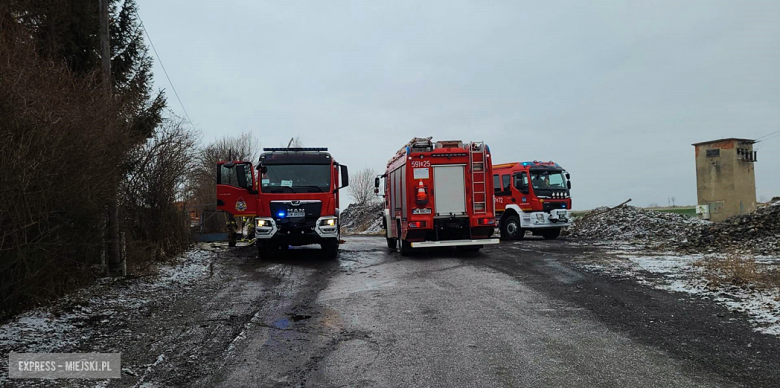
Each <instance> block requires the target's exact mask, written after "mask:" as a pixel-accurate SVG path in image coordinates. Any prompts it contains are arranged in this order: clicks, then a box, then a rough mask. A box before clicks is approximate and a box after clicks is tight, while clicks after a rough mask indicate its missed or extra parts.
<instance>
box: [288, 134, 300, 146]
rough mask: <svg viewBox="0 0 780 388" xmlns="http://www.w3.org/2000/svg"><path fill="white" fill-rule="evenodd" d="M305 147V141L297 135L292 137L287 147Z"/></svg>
mask: <svg viewBox="0 0 780 388" xmlns="http://www.w3.org/2000/svg"><path fill="white" fill-rule="evenodd" d="M301 147H303V141H302V140H301V137H300V136H295V137H293V138H290V141H289V142H287V148H301Z"/></svg>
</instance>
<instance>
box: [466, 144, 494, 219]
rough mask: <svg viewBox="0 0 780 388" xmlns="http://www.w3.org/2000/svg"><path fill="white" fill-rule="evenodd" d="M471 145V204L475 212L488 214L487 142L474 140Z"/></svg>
mask: <svg viewBox="0 0 780 388" xmlns="http://www.w3.org/2000/svg"><path fill="white" fill-rule="evenodd" d="M468 147H469V163H470V164H471V205H472V207H473V208H472V210H474V214H487V205H488V204H487V199H488V196H487V190H485V189H486V187H487V182H486V179H487V178H489V177H486V176H485V171H486V170H485V163H488V161H487V157H486V154H485V142H473V143H470V144H469V145H468Z"/></svg>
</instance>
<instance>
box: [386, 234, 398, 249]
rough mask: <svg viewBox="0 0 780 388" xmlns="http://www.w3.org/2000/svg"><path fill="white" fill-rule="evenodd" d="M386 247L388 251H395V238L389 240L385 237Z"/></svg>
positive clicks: (396, 243)
mask: <svg viewBox="0 0 780 388" xmlns="http://www.w3.org/2000/svg"><path fill="white" fill-rule="evenodd" d="M387 247H388V248H390V249H395V248H397V247H398V239H397V238H390V237H387Z"/></svg>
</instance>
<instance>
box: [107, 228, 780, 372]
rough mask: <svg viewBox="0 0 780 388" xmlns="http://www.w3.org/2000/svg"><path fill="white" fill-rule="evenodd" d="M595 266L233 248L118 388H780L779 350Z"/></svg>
mask: <svg viewBox="0 0 780 388" xmlns="http://www.w3.org/2000/svg"><path fill="white" fill-rule="evenodd" d="M602 254H604V253H603V252H600V251H598V250H594V249H588V248H583V247H580V246H577V245H574V244H569V243H567V242H566V241H565V240H557V241H544V240H535V241H521V242H514V243H504V244H501V245H500V246H497V247H490V248H486V249H484V250H483V251H482V252H480V253H477V254H473V253H468V254H459V253H457V252H455V251H449V250H445V251H433V252H425V253H421V254H417V255H414V256H411V257H402V256H400V254H398V253H396V252H391V251H389V250H388V249H387V248H386V246H385V242H384V239H381V238H374V237H351V238H347V239H346V243H345V244H343V245H342V252H341V254H340V256H339V258H338V260H326V259H323V258H321V257H320V255H319V254H318V251H317V250H314V249H298V250H291V251H290V252H289V253H288V254H287V255H285V256H283V257H279V258H276V259H273V260H270V261H259V260H257V259H256V252H255V250H254V248H253V247H244V248H237V249H234V250H231V251H228V252H225V253H222V254H221V256H220V258H219V263H218V267H217V269H216V270H217V272H218V273H217V275H216V276H215V277H214V281H213V282H211V283H210V285H209V286H208V287H204V288H202V289H194V290H192V292H191V295H190V297H189V298H183V299H181V300H179V301H177V302H176V303H177V306H178V307H177V306H174V307H173V310H174V311H172V312H171V313H170V314H174V315H176V316H181V318H178V320H176V321H175V322H171V323H169V325H178V326H180V331H181V333H180V334H178V335H177V336H175V337H170V336H169V337H168V339H167V340H166V341H168V344H167V345H166V346H165V349H166V354H168V356H167V357H166V358H165V359H164V360H163V361H162V362H159V358H158V363H157V364H154V365H152V366H151V367H150V368H149V369H148V371H147V373H145V374H144V376H143V378H142V381H141V380H138V379H130V380H128V379H123V380H122V381H121V382H118V383H119V385H126V386H134V385H135V386H142V385H141V384H140V383H145V384H148V385H147V386H180V385H186V386H198V387H240V386H247V387H249V386H251V387H288V386H295V387H345V386H355V387H374V386H376V387H488V386H489V387H495V386H506V387H522V386H528V387H573V386H576V387H584V386H593V387H629V386H630V387H697V386H703V387H711V386H722V387H730V386H749V387H762V386H764V387H777V386H780V340H778V339H777V338H775V337H770V336H766V335H762V334H758V333H756V332H754V331H752V330H751V328H750V327H749V326H748V324H747V323H745V322H744V320H733V319H731V320H730V319H726V317H727V316H731V315H732V313H729V312H728V311H726V310H724V309H722V308H720V307H718V306H716V305H713V304H711V303H708V302H707V301H701V300H693V299H690V298H689V297H687V296H683V295H680V294H675V293H669V292H666V291H660V290H655V289H652V288H649V287H646V286H643V285H640V284H637V283H635V282H633V281H631V280H615V279H611V278H608V277H603V276H599V275H594V274H589V273H586V272H582V271H580V270H578V269H577V268H578V267H577V266H576V265H575V264H576V262H577V261H578V260H580V259H582V258H584V257H588V256H592V255H602ZM169 307H170V306H169ZM166 311H168V310H166ZM126 352H127V354H128V356H127V357H128V360H129V361H130V360H132V361H136V362H141V361H142V359H144V358H146V359H147V360H148V361H147V362H148V363H149V364H152V363H153V362H154V357H156V355H155V354H153V353H151V352H146V353H145V352H144V349H143V346H138V347H137V348H133V349H131V348H129V347H128V349H126ZM123 357H124V355H123ZM123 362H124V358H123Z"/></svg>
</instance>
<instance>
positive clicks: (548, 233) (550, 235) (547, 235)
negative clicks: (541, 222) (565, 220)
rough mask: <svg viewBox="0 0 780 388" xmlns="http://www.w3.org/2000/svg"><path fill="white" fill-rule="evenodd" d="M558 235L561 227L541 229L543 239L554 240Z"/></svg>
mask: <svg viewBox="0 0 780 388" xmlns="http://www.w3.org/2000/svg"><path fill="white" fill-rule="evenodd" d="M560 235H561V228H555V229H547V230H544V231H542V237H544V239H545V240H555V239H556V238H558V236H560Z"/></svg>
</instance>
